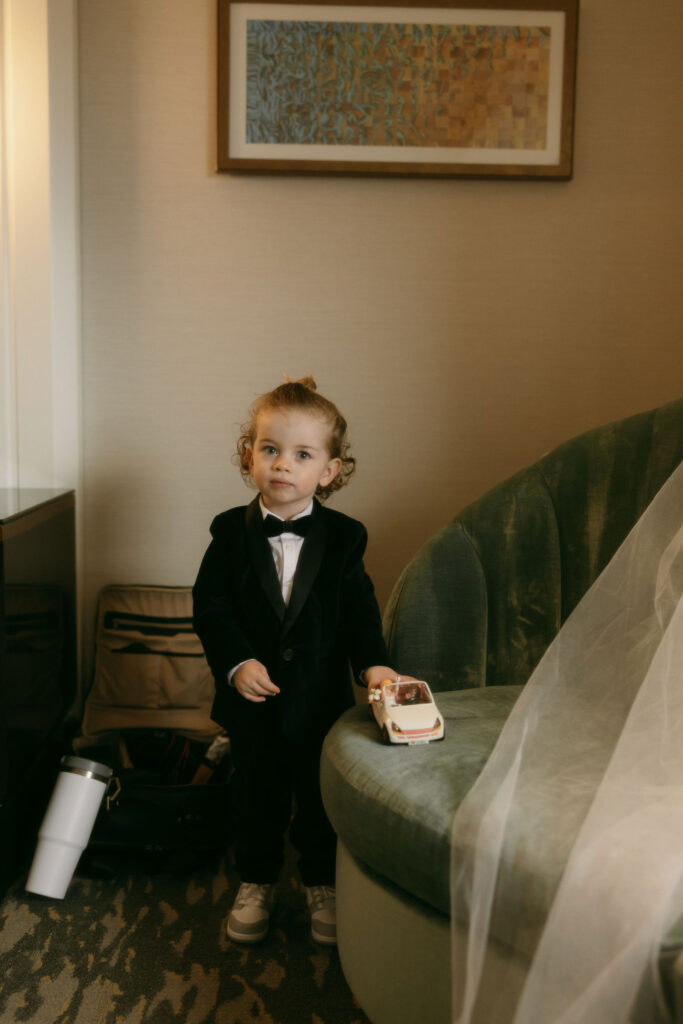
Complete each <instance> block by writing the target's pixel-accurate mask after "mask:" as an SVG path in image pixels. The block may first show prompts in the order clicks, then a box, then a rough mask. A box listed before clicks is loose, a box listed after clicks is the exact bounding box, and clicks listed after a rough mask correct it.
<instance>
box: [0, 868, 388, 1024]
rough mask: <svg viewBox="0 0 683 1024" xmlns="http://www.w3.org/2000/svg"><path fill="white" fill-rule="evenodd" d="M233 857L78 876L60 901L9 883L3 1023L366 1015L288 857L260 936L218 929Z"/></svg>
mask: <svg viewBox="0 0 683 1024" xmlns="http://www.w3.org/2000/svg"><path fill="white" fill-rule="evenodd" d="M237 887H238V882H237V878H236V875H235V872H234V869H233V867H232V865H231V863H230V862H229V861H227V860H222V861H221V862H220V863H216V862H215V861H214V862H213V863H204V864H202V865H200V866H199V867H195V868H194V869H193V871H192V872H191V873H187V872H186V873H185V874H183V875H176V876H173V875H169V874H167V873H163V874H160V873H150V872H148V871H146V870H144V868H142V867H141V866H140V865H139V864H138V865H133V866H131V865H127V866H125V867H124V870H122V871H120V872H119V873H118V874H117V876H116V877H115V878H113V879H112V878H109V879H106V880H103V879H96V878H92V877H91V878H88V877H83V876H82V875H77V876H76V877H75V878H74V880H73V881H72V883H71V885H70V887H69V890H68V892H67V895H66V898H65V899H64V900H49V899H46V898H44V897H41V896H35V895H32V894H30V893H27V892H25V891H24V889H23V888H22V886H21V884H15V885H14V886H13V887H12V888H11V889H10V891H9V892H8V893H7V894H6V895H5V898H4V900H2V901H1V902H0V1021H2V1024H14V1022H17V1024H18V1022H20V1021H21V1022H27V1024H171V1022H176V1021H178V1022H183V1024H369V1022H368V1019H367V1017H366V1016H365V1014H364V1013H363V1012H362V1011H361V1010H360V1009H359V1007H358V1005H357V1004H356V1003H355V1001H354V999H353V996H352V995H351V992H350V991H349V989H348V986H347V985H346V982H345V980H344V976H343V974H342V970H341V966H340V963H339V957H338V954H337V951H336V949H328V948H325V947H321V946H317V945H316V944H315V943H314V942H313V941H312V940H311V938H310V933H309V921H308V917H307V914H306V909H305V901H304V896H303V892H302V890H301V888H300V885H299V882H298V880H297V879H296V877H295V876H294V872H293V856H292V853H291V851H290V854H289V857H288V863H287V865H286V866H285V870H284V871H283V874H282V878H281V881H280V884H279V886H278V899H277V904H276V910H275V913H274V917H273V919H272V926H271V931H270V934H269V935H268V937H267V939H266V940H265V941H264V942H263V943H261V944H259V945H258V946H253V947H244V946H242V947H240V946H238V945H236V944H235V943H232V942H230V940H228V938H227V937H226V935H225V921H226V918H227V914H228V911H229V909H230V906H231V904H232V901H233V899H234V895H235V892H236V890H237Z"/></svg>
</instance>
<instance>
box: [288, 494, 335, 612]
mask: <svg viewBox="0 0 683 1024" xmlns="http://www.w3.org/2000/svg"><path fill="white" fill-rule="evenodd" d="M326 537H327V524H326V522H325V513H324V511H323V509H322V507H321V506H320V504H319V503H318V502H317V501H314V502H313V513H312V515H311V525H310V526H309V528H308V533H307V534H306V539H305V540H304V543H303V547H302V548H301V554H300V555H299V561H298V563H297V567H296V572H295V573H294V582H293V584H292V594H291V597H290V599H289V604H288V605H287V610H286V612H285V618H284V623H283V629H284V630H287V629H289V628H290V626H291V625H292V624H293V623H294V621H295V619H296V618H297V616H298V615H299V612H300V611H301V609H302V608H303V606H304V604H305V602H306V598H307V597H308V595H309V594H310V592H311V587H312V586H313V581H314V580H315V577H316V576H317V574H318V570H319V569H320V565H321V563H322V560H323V554H324V552H325V540H326Z"/></svg>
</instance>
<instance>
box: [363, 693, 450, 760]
mask: <svg viewBox="0 0 683 1024" xmlns="http://www.w3.org/2000/svg"><path fill="white" fill-rule="evenodd" d="M368 700H369V701H370V702H371V703H372V710H373V713H374V715H375V719H376V720H377V724H378V726H379V727H380V731H381V733H382V739H383V740H384V742H385V743H409V744H411V745H414V744H416V743H431V742H433V741H434V740H442V739H443V735H444V727H443V717H442V715H441V713H440V712H439V709H438V708H437V706H436V704H435V703H434V698H433V697H432V691H431V690H430V689H429V687H428V686H427V684H426V683H425V682H423V681H422V680H421V679H410V680H404V681H400V680H399V681H397V682H393V681H392V680H390V679H386V680H385V681H384V682H383V683H380V685H379V686H375V687H373V688H372V689H371V690H370V692H369V693H368Z"/></svg>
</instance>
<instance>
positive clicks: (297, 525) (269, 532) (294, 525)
mask: <svg viewBox="0 0 683 1024" xmlns="http://www.w3.org/2000/svg"><path fill="white" fill-rule="evenodd" d="M311 519H312V516H302V517H301V519H290V520H288V521H287V522H284V521H283V520H282V519H278V518H277V516H271V515H267V516H266V518H265V519H264V520H263V529H264V530H265V531H266V537H279V536H280V534H282V533H296V534H298V535H299V537H305V536H306V531H307V530H308V524H309V523H310V521H311Z"/></svg>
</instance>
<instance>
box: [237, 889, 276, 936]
mask: <svg viewBox="0 0 683 1024" xmlns="http://www.w3.org/2000/svg"><path fill="white" fill-rule="evenodd" d="M274 899H275V886H274V885H258V884H257V883H255V882H242V884H241V885H240V888H239V892H238V893H237V898H236V899H235V902H234V904H233V908H232V910H231V911H230V916H229V917H228V924H227V929H226V930H227V933H228V938H229V939H233V940H234V941H235V942H260V941H261V939H265V937H266V935H267V934H268V925H269V924H270V912H271V910H272V909H273V902H274Z"/></svg>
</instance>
